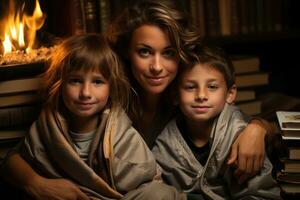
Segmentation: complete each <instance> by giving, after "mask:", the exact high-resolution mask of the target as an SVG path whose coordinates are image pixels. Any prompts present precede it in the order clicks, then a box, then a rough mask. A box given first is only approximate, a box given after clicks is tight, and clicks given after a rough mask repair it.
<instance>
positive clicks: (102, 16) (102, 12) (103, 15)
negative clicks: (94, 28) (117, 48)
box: [97, 0, 111, 33]
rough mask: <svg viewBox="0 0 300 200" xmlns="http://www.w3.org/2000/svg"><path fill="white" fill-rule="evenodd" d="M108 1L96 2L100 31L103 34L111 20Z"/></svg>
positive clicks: (99, 0)
mask: <svg viewBox="0 0 300 200" xmlns="http://www.w3.org/2000/svg"><path fill="white" fill-rule="evenodd" d="M110 2H111V1H110V0H97V3H98V15H99V17H98V20H99V25H100V26H99V27H100V31H101V32H102V33H104V32H105V31H106V29H107V27H108V25H109V22H110V19H111V7H110Z"/></svg>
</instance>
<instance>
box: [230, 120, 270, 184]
mask: <svg viewBox="0 0 300 200" xmlns="http://www.w3.org/2000/svg"><path fill="white" fill-rule="evenodd" d="M266 129H267V128H266V127H265V124H264V123H262V121H261V120H257V119H254V120H252V121H251V122H250V123H249V124H248V126H247V127H246V128H245V129H244V130H243V131H242V132H241V134H240V135H239V137H238V138H237V139H236V140H235V142H234V143H233V145H232V149H231V154H230V157H229V160H228V162H227V164H229V165H232V166H235V167H237V169H236V170H235V172H234V175H235V177H236V178H237V179H238V182H239V183H242V182H244V181H245V180H247V179H248V178H250V177H252V176H254V175H255V174H257V173H258V172H259V171H260V170H261V168H262V167H263V163H264V156H265V140H264V138H265V135H266V133H267V130H266Z"/></svg>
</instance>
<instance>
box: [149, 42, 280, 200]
mask: <svg viewBox="0 0 300 200" xmlns="http://www.w3.org/2000/svg"><path fill="white" fill-rule="evenodd" d="M193 53H195V55H193V56H195V58H194V59H191V60H192V61H191V64H189V65H188V67H186V68H184V69H183V68H182V71H181V73H180V75H179V77H178V85H177V88H176V91H177V101H178V105H179V108H180V111H179V113H178V115H177V117H175V118H174V119H173V120H171V121H170V122H169V123H168V125H167V126H166V128H165V129H164V130H163V131H162V133H161V134H160V135H159V136H158V138H157V140H156V145H155V146H154V147H153V149H152V151H153V152H154V154H155V156H156V158H157V161H158V163H159V164H160V166H161V167H162V171H163V172H162V177H163V179H164V180H165V181H166V182H167V183H169V184H170V185H173V186H175V187H176V188H177V189H178V190H180V191H184V192H187V193H190V194H189V195H188V196H190V195H191V194H192V195H191V196H193V197H195V198H197V197H198V199H201V198H202V196H203V197H204V199H214V200H218V199H280V189H279V187H278V185H277V184H276V181H275V180H274V179H273V178H272V174H271V172H272V164H271V162H270V161H269V160H268V158H267V157H265V159H264V164H263V168H262V170H261V173H259V174H257V175H256V176H254V177H252V178H250V179H249V180H247V182H246V183H244V184H242V183H239V182H238V181H237V180H236V179H234V178H233V175H232V173H233V169H232V168H230V166H228V165H227V160H226V159H227V157H228V156H229V153H230V147H231V145H232V144H233V142H234V140H235V138H236V137H237V136H238V135H239V133H240V132H241V131H242V130H243V128H245V127H246V125H247V122H246V121H245V120H244V117H243V116H242V115H241V113H240V112H239V110H238V109H237V107H235V106H233V105H232V104H233V102H234V101H235V98H236V93H237V91H236V85H235V77H234V70H233V66H232V65H231V63H230V61H229V60H228V59H227V58H226V56H225V54H224V53H223V52H222V51H220V49H211V48H207V47H205V48H203V50H198V49H197V48H196V49H195V50H194V52H193Z"/></svg>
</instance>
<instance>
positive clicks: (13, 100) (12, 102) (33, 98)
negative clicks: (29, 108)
mask: <svg viewBox="0 0 300 200" xmlns="http://www.w3.org/2000/svg"><path fill="white" fill-rule="evenodd" d="M40 101H41V96H40V95H39V94H38V93H37V92H25V93H16V94H10V95H3V96H0V109H1V108H3V107H9V106H10V107H11V106H19V105H27V104H34V103H38V102H40ZM0 115H1V111H0Z"/></svg>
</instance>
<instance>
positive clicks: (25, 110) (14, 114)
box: [0, 104, 41, 127]
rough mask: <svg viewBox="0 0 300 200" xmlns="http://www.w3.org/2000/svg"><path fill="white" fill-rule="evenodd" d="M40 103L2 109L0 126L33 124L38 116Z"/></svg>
mask: <svg viewBox="0 0 300 200" xmlns="http://www.w3.org/2000/svg"><path fill="white" fill-rule="evenodd" d="M40 110H41V105H40V104H34V105H25V106H16V107H8V108H1V109H0V127H12V126H20V125H31V124H32V123H33V122H34V120H36V119H37V118H38V115H39V113H40Z"/></svg>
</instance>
